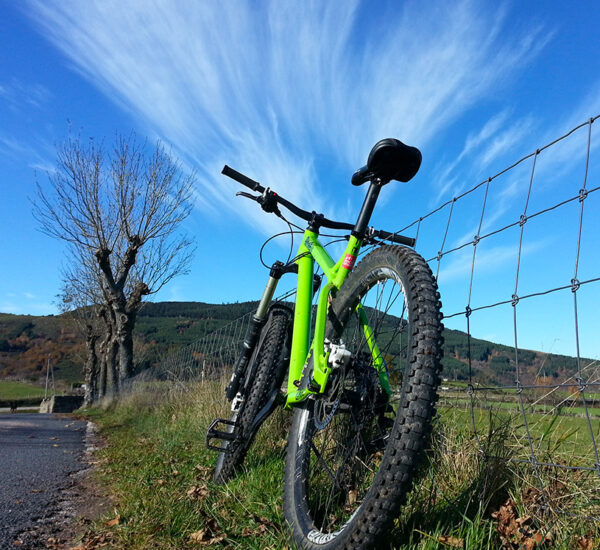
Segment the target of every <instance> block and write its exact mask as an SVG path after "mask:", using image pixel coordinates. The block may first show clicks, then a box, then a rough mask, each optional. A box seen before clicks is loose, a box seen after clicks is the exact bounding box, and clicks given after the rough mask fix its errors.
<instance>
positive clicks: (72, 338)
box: [0, 302, 590, 384]
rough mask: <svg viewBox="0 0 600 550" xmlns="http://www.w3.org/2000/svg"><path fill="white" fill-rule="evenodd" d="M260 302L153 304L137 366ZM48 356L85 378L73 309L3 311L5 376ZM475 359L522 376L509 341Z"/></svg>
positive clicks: (537, 364)
mask: <svg viewBox="0 0 600 550" xmlns="http://www.w3.org/2000/svg"><path fill="white" fill-rule="evenodd" d="M255 308H256V302H241V303H234V304H207V303H203V302H159V303H151V302H149V303H146V304H145V305H144V307H143V308H142V310H141V311H140V313H139V316H138V321H137V324H136V331H135V354H136V360H137V363H138V365H137V367H138V369H144V368H146V367H148V366H151V365H153V364H157V363H160V361H161V358H163V357H164V356H165V354H168V353H169V352H171V351H173V350H175V349H178V348H180V347H181V346H185V345H187V344H191V343H192V342H195V341H197V340H199V339H200V338H202V337H203V336H205V335H207V334H209V333H210V332H212V331H214V330H217V329H219V328H221V327H223V326H225V325H227V324H228V323H230V322H231V321H233V320H235V319H237V318H239V317H241V316H242V315H244V314H246V313H248V312H251V311H253V310H254V309H255ZM444 337H445V342H446V343H445V357H444V377H447V378H450V379H458V380H465V379H466V378H467V377H468V373H469V368H468V359H467V357H468V345H467V336H466V334H465V333H463V332H460V331H456V330H449V329H446V330H445V331H444ZM48 358H50V361H51V363H52V365H53V366H54V371H55V377H56V378H57V379H61V380H65V381H67V382H81V381H82V378H83V377H82V374H81V368H82V365H83V363H84V359H85V346H84V340H83V338H82V336H81V335H80V333H79V332H78V330H77V327H76V325H75V324H74V322H73V320H72V319H71V317H70V316H69V315H57V316H52V315H50V316H43V317H36V316H31V315H11V314H6V313H3V314H0V378H17V379H28V380H32V381H38V380H42V379H43V378H44V377H45V369H46V365H47V362H48ZM519 363H520V365H521V367H522V368H523V371H524V375H525V377H526V378H527V379H528V380H529V381H533V380H535V379H536V378H537V377H539V376H542V375H543V376H546V377H549V378H555V379H557V378H560V379H562V380H564V378H565V377H567V376H569V375H571V374H573V373H574V372H576V367H577V365H576V360H575V359H574V358H573V357H565V356H561V355H553V354H545V353H542V352H537V351H529V350H520V351H519ZM583 363H584V365H585V364H588V363H590V360H584V361H583ZM471 364H472V369H473V373H474V375H475V380H476V381H478V382H482V383H490V384H507V383H508V384H512V383H513V382H514V380H515V356H514V349H513V348H511V347H509V346H503V345H501V344H495V343H493V342H488V341H486V340H479V339H477V338H471Z"/></svg>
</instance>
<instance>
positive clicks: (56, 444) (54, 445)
mask: <svg viewBox="0 0 600 550" xmlns="http://www.w3.org/2000/svg"><path fill="white" fill-rule="evenodd" d="M52 446H53V447H60V445H59V444H58V443H52Z"/></svg>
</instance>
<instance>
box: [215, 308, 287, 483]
mask: <svg viewBox="0 0 600 550" xmlns="http://www.w3.org/2000/svg"><path fill="white" fill-rule="evenodd" d="M288 325H289V313H287V312H286V311H284V310H281V309H273V310H271V312H270V314H269V320H268V322H267V324H266V325H265V327H264V329H263V334H262V335H261V339H260V341H259V343H258V344H257V349H256V351H255V353H254V354H253V356H252V358H251V360H250V363H249V365H248V367H247V373H246V376H245V380H244V383H243V386H242V396H243V399H244V401H243V402H242V404H241V406H240V409H239V411H238V412H236V413H233V414H232V417H231V422H232V423H233V424H235V426H230V427H229V432H230V433H233V434H235V435H236V436H237V438H236V439H235V440H234V441H231V442H224V443H223V444H222V449H223V450H222V451H220V452H219V455H218V456H217V462H216V464H215V471H214V474H213V480H214V481H215V482H216V483H226V482H227V481H229V480H230V479H232V478H233V477H234V476H235V475H236V473H237V472H238V471H239V470H240V468H241V466H242V464H243V462H244V459H245V458H246V454H247V453H248V450H249V449H250V446H251V445H252V441H253V439H254V436H255V435H256V429H257V428H256V429H253V424H254V421H255V419H256V417H257V415H258V413H259V412H260V410H261V409H262V408H263V407H264V406H265V405H266V404H267V402H268V400H269V397H270V396H271V394H272V392H274V391H278V390H279V387H280V386H281V380H282V377H283V374H284V370H285V361H286V354H287V353H286V352H287V335H288Z"/></svg>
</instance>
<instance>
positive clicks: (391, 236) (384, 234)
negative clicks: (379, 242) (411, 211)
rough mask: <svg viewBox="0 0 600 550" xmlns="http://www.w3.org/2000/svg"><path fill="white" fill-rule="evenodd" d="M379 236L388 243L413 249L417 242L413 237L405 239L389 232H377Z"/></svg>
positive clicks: (381, 230)
mask: <svg viewBox="0 0 600 550" xmlns="http://www.w3.org/2000/svg"><path fill="white" fill-rule="evenodd" d="M377 236H378V237H379V238H380V239H384V240H386V241H392V242H393V243H397V244H405V245H406V246H410V247H413V246H415V244H416V242H417V240H416V239H413V238H411V237H404V236H403V235H396V233H390V232H389V231H384V230H383V229H380V230H379V231H377Z"/></svg>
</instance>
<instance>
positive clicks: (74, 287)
mask: <svg viewBox="0 0 600 550" xmlns="http://www.w3.org/2000/svg"><path fill="white" fill-rule="evenodd" d="M49 183H50V186H49V189H48V190H45V189H44V188H42V186H40V185H38V192H37V198H36V201H35V203H34V215H35V217H36V219H37V220H38V221H39V223H40V226H41V229H42V231H43V232H44V233H46V234H48V235H50V236H52V237H56V238H59V239H62V240H64V241H66V242H67V243H68V246H69V266H70V267H69V268H67V270H66V271H65V281H64V282H65V285H66V287H65V288H68V289H69V290H68V291H67V293H71V294H72V295H79V297H80V298H82V297H83V303H85V304H86V305H89V306H92V305H94V306H97V308H96V309H97V311H98V314H99V315H100V317H101V319H102V326H103V327H104V331H103V335H102V336H101V337H100V343H99V345H98V348H99V352H100V353H99V358H98V360H99V361H100V364H102V362H104V364H105V368H104V371H103V372H104V375H105V376H106V380H104V381H102V380H100V381H99V383H100V384H107V385H109V386H113V387H112V388H111V389H112V391H115V392H116V391H118V390H119V387H120V385H121V383H122V382H123V380H125V379H126V378H128V377H129V376H131V374H132V373H133V365H134V362H133V329H134V326H135V322H136V318H137V313H138V311H139V309H140V307H141V304H142V299H143V298H144V296H148V295H150V294H153V293H155V292H158V290H160V289H161V288H162V287H163V286H164V285H165V284H167V283H168V282H169V281H170V280H171V279H172V278H173V277H175V276H176V275H179V274H181V273H184V272H186V271H187V268H188V265H189V260H190V258H191V253H192V246H191V243H190V241H189V240H188V238H187V237H186V236H185V235H184V234H183V233H182V231H181V222H182V221H183V220H184V219H185V218H186V217H187V216H188V215H189V213H190V211H191V207H192V203H191V197H192V191H193V184H194V176H193V175H186V174H184V173H183V171H182V169H181V166H180V165H179V164H178V163H177V162H175V161H174V160H173V159H172V157H171V155H170V154H169V153H167V152H166V151H165V149H164V148H163V147H162V145H161V144H160V143H158V144H157V145H156V146H155V147H153V148H148V147H147V146H146V144H139V143H138V142H137V141H136V139H135V137H131V138H129V139H126V138H123V137H117V139H116V141H115V145H114V147H113V149H112V150H111V151H110V153H109V154H107V153H106V151H105V148H104V147H103V146H102V145H98V144H97V143H96V142H95V141H94V140H89V141H87V142H82V141H81V140H80V139H73V138H71V139H68V140H67V141H66V142H65V143H64V144H63V145H62V146H61V147H60V148H59V150H58V161H57V167H56V170H55V171H54V172H52V173H50V174H49ZM80 301H81V300H80ZM94 345H96V342H94ZM100 370H102V369H100ZM100 378H102V376H101V377H100ZM111 378H112V380H110V379H111ZM101 393H103V392H101Z"/></svg>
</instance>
